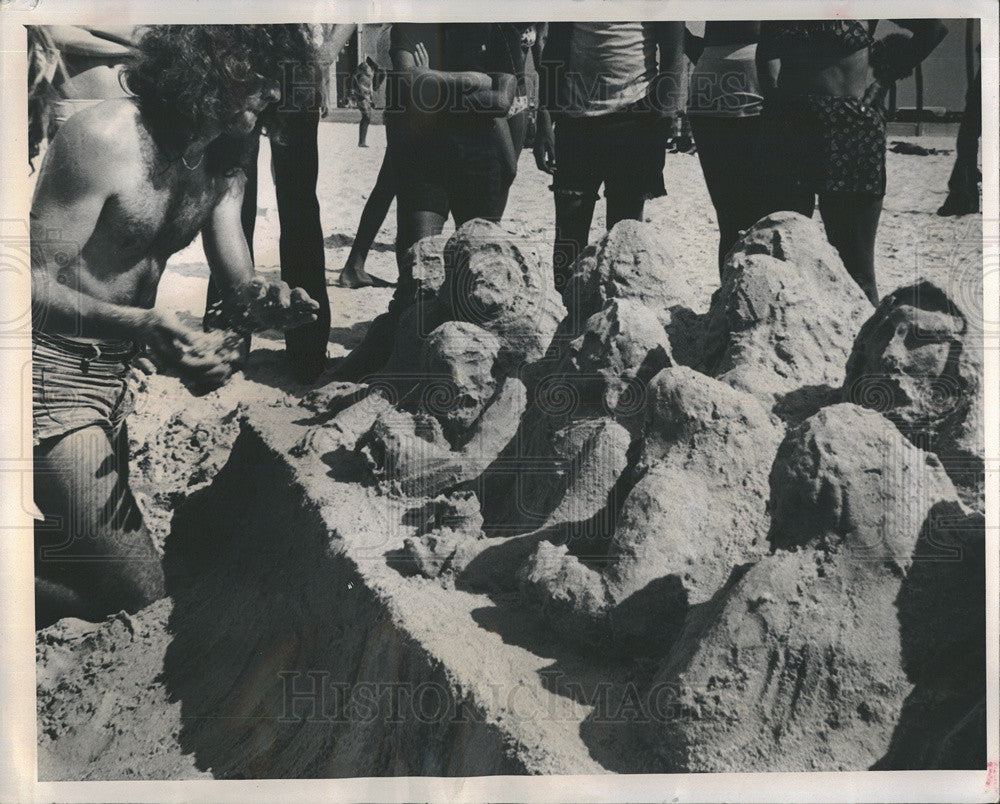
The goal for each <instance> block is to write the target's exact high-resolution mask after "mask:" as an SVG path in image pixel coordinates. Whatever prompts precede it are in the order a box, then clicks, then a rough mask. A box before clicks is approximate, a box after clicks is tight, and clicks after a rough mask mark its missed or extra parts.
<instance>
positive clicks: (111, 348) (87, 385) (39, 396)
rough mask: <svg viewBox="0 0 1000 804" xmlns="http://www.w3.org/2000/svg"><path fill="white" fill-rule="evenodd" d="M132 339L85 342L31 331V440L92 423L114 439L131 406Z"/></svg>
mask: <svg viewBox="0 0 1000 804" xmlns="http://www.w3.org/2000/svg"><path fill="white" fill-rule="evenodd" d="M138 353H139V348H138V347H137V345H136V344H135V343H134V342H132V341H116V342H113V343H101V344H97V345H94V344H90V343H87V342H84V341H76V340H72V339H70V338H64V337H62V336H60V335H50V334H48V333H44V332H37V331H36V332H32V334H31V397H32V409H31V424H32V435H33V441H34V444H35V446H38V445H39V444H41V443H42V442H44V441H46V440H48V439H50V438H59V437H62V436H66V435H69V434H70V433H73V432H75V431H77V430H83V429H84V428H86V427H92V426H94V425H96V426H98V427H101V428H102V429H104V430H105V431H106V432H107V434H108V437H109V438H111V439H114V438H115V437H117V435H118V433H119V432H120V431H121V428H122V425H123V424H124V422H125V417H126V416H128V414H129V413H131V412H132V411H133V410H134V408H135V390H134V384H133V382H132V378H133V369H132V366H131V360H132V358H133V357H135V356H136V355H137V354H138Z"/></svg>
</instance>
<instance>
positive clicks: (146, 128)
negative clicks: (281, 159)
mask: <svg viewBox="0 0 1000 804" xmlns="http://www.w3.org/2000/svg"><path fill="white" fill-rule="evenodd" d="M305 55H307V50H306V45H305V43H304V42H302V40H301V39H300V38H297V37H290V36H288V32H287V31H285V30H284V29H283V27H282V26H268V25H249V26H237V25H164V26H151V27H150V28H148V29H147V31H146V33H145V34H144V35H143V36H142V38H141V40H140V42H139V55H138V59H137V60H136V62H135V63H134V64H132V65H130V66H129V67H128V68H127V69H126V71H125V76H126V82H127V86H128V88H129V90H130V91H131V92H132V93H133V96H134V97H129V98H122V99H118V100H108V101H104V102H103V103H100V104H98V105H96V106H93V107H91V108H89V109H85V110H83V111H81V112H78V113H77V114H76V115H74V116H73V117H72V118H71V119H70V120H68V121H67V122H66V123H65V124H64V125H63V126H62V128H61V129H60V130H59V132H58V133H57V134H56V136H55V138H54V139H53V141H52V143H51V144H50V146H49V149H48V151H47V152H46V154H45V159H44V161H43V164H42V167H41V170H40V172H39V177H38V183H37V185H36V187H35V193H34V197H33V198H32V202H31V293H32V302H33V308H34V309H35V310H36V313H35V315H34V316H33V320H32V337H31V340H32V400H33V407H32V430H33V436H34V473H35V474H34V493H35V503H36V505H37V507H38V509H39V510H40V511H41V512H42V513H43V514H44V516H45V520H44V521H43V522H40V523H36V526H35V551H36V552H35V579H36V582H35V618H36V627H43V626H45V625H48V624H50V623H52V622H54V621H55V620H57V619H59V618H60V617H65V616H75V617H80V618H83V619H88V620H91V619H100V618H103V617H105V616H107V615H109V614H113V613H115V612H117V611H120V610H122V609H124V610H126V611H130V612H132V611H136V610H137V609H139V608H141V607H143V606H145V605H147V604H148V603H150V602H152V601H153V600H156V599H157V598H159V597H161V596H162V595H163V594H164V581H163V571H162V568H161V566H160V559H159V556H158V554H157V552H156V550H155V548H154V546H153V544H152V540H151V538H150V535H149V531H148V530H147V529H146V526H145V524H144V523H143V519H142V513H141V511H140V510H139V507H138V506H137V504H136V501H135V498H134V497H133V495H132V492H131V489H130V488H129V484H128V432H127V425H126V418H127V416H128V414H129V412H130V411H131V408H132V403H133V400H134V396H135V391H134V388H133V387H132V384H131V382H130V371H131V369H130V361H131V360H132V358H134V357H135V356H137V355H138V354H139V353H140V351H141V350H142V348H143V346H144V347H145V348H146V349H147V350H148V351H149V353H150V356H151V357H152V359H153V360H154V361H155V362H157V363H159V364H160V365H161V366H164V367H170V368H173V369H174V370H176V371H177V372H178V373H179V374H180V376H181V377H182V379H184V380H185V381H186V382H187V383H189V384H192V385H196V386H198V387H199V388H203V389H204V388H208V387H218V386H219V385H222V384H223V383H225V382H226V381H227V380H228V378H229V376H230V375H231V373H232V371H233V368H234V366H235V364H236V363H237V362H238V358H239V349H238V347H237V346H236V345H235V344H238V343H239V338H238V336H232V335H230V336H229V337H227V336H224V335H222V334H221V333H198V332H195V331H193V330H190V329H188V328H187V327H186V326H185V325H184V324H182V323H181V321H180V320H179V319H178V318H177V317H176V316H174V315H168V314H165V313H163V312H160V311H158V310H156V309H155V307H154V304H155V302H156V291H157V286H158V285H159V282H160V279H161V277H162V276H163V271H164V269H165V267H166V263H167V260H168V259H169V258H170V256H171V255H173V254H174V253H176V252H177V251H180V250H181V249H183V248H185V247H186V246H187V245H188V244H189V243H190V242H191V241H192V240H193V239H194V238H195V237H196V236H197V235H198V234H199V233H200V234H201V238H202V243H203V245H204V248H205V257H206V259H207V261H208V265H209V268H210V270H211V272H212V275H213V276H214V277H215V278H216V281H217V282H218V286H219V288H220V290H221V293H222V302H223V305H224V306H225V307H226V309H227V312H228V315H229V317H230V320H232V321H235V322H239V323H240V326H242V327H243V328H244V329H251V328H270V327H277V328H280V329H285V328H291V327H295V326H297V325H299V324H303V323H308V322H310V321H314V320H315V318H316V313H317V310H318V305H317V304H316V302H314V301H312V300H311V299H310V298H309V297H308V295H306V294H305V293H304V292H302V291H301V290H290V289H289V287H288V286H287V285H286V284H285V283H284V282H264V281H261V280H259V279H255V278H254V272H253V263H252V262H251V260H250V255H249V252H248V250H247V246H246V240H245V238H244V236H243V232H242V229H241V227H240V208H241V205H242V201H243V187H244V183H245V174H244V168H245V166H246V164H247V160H248V158H249V157H250V155H251V153H252V152H253V140H254V139H256V138H257V137H258V136H259V127H258V121H259V117H260V116H261V115H262V113H263V112H264V111H265V109H267V108H268V106H269V105H270V104H271V102H272V101H273V100H274V99H275V98H277V97H278V95H279V87H280V79H281V69H282V65H283V64H284V63H285V62H287V61H289V60H292V59H299V60H301V59H302V58H303V56H305ZM52 232H58V238H55V239H54V238H52V236H51V233H52Z"/></svg>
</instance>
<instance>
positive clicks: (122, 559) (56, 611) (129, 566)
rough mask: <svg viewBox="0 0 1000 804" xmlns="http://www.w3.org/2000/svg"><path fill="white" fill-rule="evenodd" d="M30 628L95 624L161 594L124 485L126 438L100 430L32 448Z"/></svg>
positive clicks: (153, 559) (149, 546) (156, 559)
mask: <svg viewBox="0 0 1000 804" xmlns="http://www.w3.org/2000/svg"><path fill="white" fill-rule="evenodd" d="M35 502H36V503H37V505H38V507H39V508H40V509H41V511H42V512H43V513H44V514H45V521H44V522H40V523H36V525H35V577H36V579H37V582H36V586H35V626H36V628H43V627H45V626H46V625H50V624H51V623H53V622H55V621H56V620H57V619H59V618H61V617H66V616H74V617H80V618H82V619H88V620H99V619H103V618H104V617H107V616H108V615H110V614H114V613H116V612H118V611H121V610H125V611H128V612H134V611H138V610H139V609H140V608H143V607H144V606H147V605H149V604H150V603H152V602H153V601H154V600H157V599H159V598H161V597H163V596H164V594H165V591H164V582H163V569H162V566H161V563H160V556H159V554H158V553H157V552H156V549H155V548H154V546H153V542H152V539H151V538H150V535H149V531H148V530H147V529H146V526H145V524H144V523H143V521H142V513H141V512H140V511H139V507H138V505H137V504H136V502H135V498H134V497H133V496H132V491H131V489H130V488H129V485H128V435H127V433H126V429H125V428H124V427H123V428H122V431H121V432H120V433H119V435H118V438H117V439H116V440H115V441H114V442H112V441H111V440H110V439H109V438H108V436H107V434H106V433H105V431H104V430H103V429H101V428H100V427H96V426H95V427H88V428H86V429H84V430H78V431H77V432H75V433H70V434H69V435H67V436H65V437H63V438H59V439H53V442H52V443H45V444H43V445H42V446H40V447H38V448H36V450H35Z"/></svg>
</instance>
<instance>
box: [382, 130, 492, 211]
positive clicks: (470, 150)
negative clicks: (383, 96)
mask: <svg viewBox="0 0 1000 804" xmlns="http://www.w3.org/2000/svg"><path fill="white" fill-rule="evenodd" d="M492 127H493V121H492V120H485V121H482V124H467V123H462V124H449V123H448V122H447V121H446V120H444V119H442V120H441V121H439V122H438V123H437V124H435V125H434V126H428V127H426V128H424V129H422V130H413V128H412V127H411V126H410V125H409V124H408V123H407V121H406V120H405V118H402V117H401V116H400V115H398V114H393V115H386V137H387V138H388V141H389V155H390V159H391V161H392V167H393V176H394V178H395V180H396V194H397V199H398V203H401V204H404V205H405V206H406V208H408V209H410V210H412V211H415V212H434V213H436V214H438V215H440V216H441V217H443V218H447V217H448V213H449V212H450V213H451V214H453V215H454V216H455V219H456V220H457V221H467V220H471V219H472V218H486V219H488V220H495V221H499V220H500V218H501V217H502V215H503V210H504V206H505V205H506V201H507V187H506V186H505V184H504V180H503V173H502V170H501V167H500V165H501V162H500V160H501V156H500V152H499V149H498V147H497V144H496V143H495V142H494V140H493V135H492Z"/></svg>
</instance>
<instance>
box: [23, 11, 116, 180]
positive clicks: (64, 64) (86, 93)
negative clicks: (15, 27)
mask: <svg viewBox="0 0 1000 804" xmlns="http://www.w3.org/2000/svg"><path fill="white" fill-rule="evenodd" d="M27 28H28V53H29V63H28V76H29V86H28V119H29V137H28V143H29V150H28V163H29V165H31V166H32V167H34V165H33V164H32V163H33V160H34V159H35V157H36V156H37V155H38V153H39V150H40V145H41V141H42V140H43V139H46V138H47V139H48V140H49V141H51V140H52V138H53V137H54V136H55V135H56V131H58V130H59V126H61V125H62V124H63V123H65V122H66V121H67V120H68V119H69V118H70V117H72V116H73V115H74V114H75V113H76V112H78V111H80V110H81V109H86V108H87V107H88V106H93V105H95V104H98V103H100V102H101V101H104V100H110V99H112V98H124V97H126V95H127V94H128V93H127V92H126V91H125V88H124V87H123V86H122V83H121V73H122V68H123V67H124V65H125V63H126V62H127V61H129V60H130V59H131V58H132V57H133V56H134V55H135V42H134V41H133V38H132V29H131V28H129V27H124V28H86V27H83V26H76V25H29V26H27Z"/></svg>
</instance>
